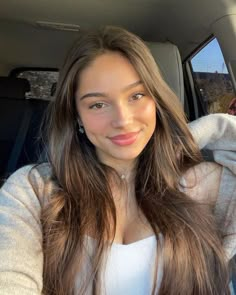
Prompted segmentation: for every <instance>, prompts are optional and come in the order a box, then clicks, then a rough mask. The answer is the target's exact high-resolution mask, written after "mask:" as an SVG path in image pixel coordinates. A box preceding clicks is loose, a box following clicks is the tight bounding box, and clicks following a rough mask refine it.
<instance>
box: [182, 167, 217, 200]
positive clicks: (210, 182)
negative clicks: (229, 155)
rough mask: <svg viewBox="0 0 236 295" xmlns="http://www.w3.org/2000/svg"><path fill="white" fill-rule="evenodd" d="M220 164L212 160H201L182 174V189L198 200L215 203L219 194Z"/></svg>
mask: <svg viewBox="0 0 236 295" xmlns="http://www.w3.org/2000/svg"><path fill="white" fill-rule="evenodd" d="M221 174H222V166H221V165H219V164H217V163H213V162H201V163H200V164H198V165H196V166H194V167H192V168H190V169H188V170H187V171H186V172H185V173H184V174H183V178H184V180H185V185H184V190H185V193H186V194H187V195H189V196H190V197H191V198H194V199H195V200H198V201H207V202H208V201H209V202H213V203H215V202H216V200H217V197H218V194H219V188H220V182H221Z"/></svg>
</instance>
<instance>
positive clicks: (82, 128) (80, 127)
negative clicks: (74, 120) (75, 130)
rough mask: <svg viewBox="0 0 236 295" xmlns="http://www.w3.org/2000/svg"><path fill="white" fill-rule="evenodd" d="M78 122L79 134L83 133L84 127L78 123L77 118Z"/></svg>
mask: <svg viewBox="0 0 236 295" xmlns="http://www.w3.org/2000/svg"><path fill="white" fill-rule="evenodd" d="M78 124H79V132H80V133H81V134H83V133H84V127H83V125H82V124H81V123H80V121H79V120H78Z"/></svg>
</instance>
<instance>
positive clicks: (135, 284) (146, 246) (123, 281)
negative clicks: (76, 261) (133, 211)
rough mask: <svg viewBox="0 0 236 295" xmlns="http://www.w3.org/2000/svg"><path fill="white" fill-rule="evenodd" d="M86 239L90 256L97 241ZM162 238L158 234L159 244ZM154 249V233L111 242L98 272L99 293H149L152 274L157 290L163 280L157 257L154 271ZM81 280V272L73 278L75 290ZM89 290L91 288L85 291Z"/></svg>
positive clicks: (145, 294) (131, 294) (143, 294)
mask: <svg viewBox="0 0 236 295" xmlns="http://www.w3.org/2000/svg"><path fill="white" fill-rule="evenodd" d="M87 238H88V239H87V240H86V239H85V242H86V241H87V242H88V244H87V243H86V244H85V245H86V250H87V253H88V255H91V253H92V249H93V246H94V243H95V242H96V240H94V239H93V238H91V237H89V236H87ZM162 240H163V239H162V236H161V235H159V242H158V243H160V244H162ZM160 246H161V245H160ZM156 249H157V240H156V237H155V236H154V235H152V236H150V237H147V238H144V239H142V240H139V241H136V242H133V243H130V244H127V245H123V244H118V243H113V244H112V246H111V248H110V249H109V252H108V256H107V261H106V264H105V265H104V269H103V272H102V273H101V284H102V285H101V288H102V292H101V294H106V295H110V294H112V295H121V294H128V295H147V294H151V293H152V288H153V283H154V275H156V276H157V277H156V279H155V280H156V284H157V289H158V288H159V287H160V283H161V280H162V262H161V259H160V258H159V259H158V271H157V273H155V267H156ZM87 270H88V268H87ZM80 282H81V272H80V274H79V275H78V277H77V280H76V289H77V288H79V286H80ZM91 287H92V286H90V288H91ZM90 291H91V289H90V290H88V292H90ZM88 294H89V293H88Z"/></svg>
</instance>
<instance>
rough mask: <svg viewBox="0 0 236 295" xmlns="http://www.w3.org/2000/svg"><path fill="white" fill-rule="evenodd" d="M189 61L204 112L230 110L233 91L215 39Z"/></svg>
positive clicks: (233, 96) (226, 111)
mask: <svg viewBox="0 0 236 295" xmlns="http://www.w3.org/2000/svg"><path fill="white" fill-rule="evenodd" d="M190 63H191V67H192V72H193V79H194V84H195V90H196V92H197V94H198V96H199V98H200V100H201V104H202V106H203V107H204V109H205V112H206V113H228V112H230V108H232V105H233V102H234V100H235V92H234V89H233V85H232V82H231V78H230V75H229V73H228V70H227V67H226V64H225V61H224V58H223V55H222V52H221V49H220V46H219V44H218V41H217V39H216V38H214V39H213V40H211V41H210V42H209V43H208V44H207V45H206V46H205V47H203V48H202V49H201V50H200V51H198V53H197V54H196V55H194V57H193V58H192V59H191V60H190Z"/></svg>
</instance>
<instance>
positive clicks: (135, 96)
mask: <svg viewBox="0 0 236 295" xmlns="http://www.w3.org/2000/svg"><path fill="white" fill-rule="evenodd" d="M143 97H144V93H140V92H139V93H135V94H134V95H133V96H132V99H133V100H139V99H141V98H143Z"/></svg>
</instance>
